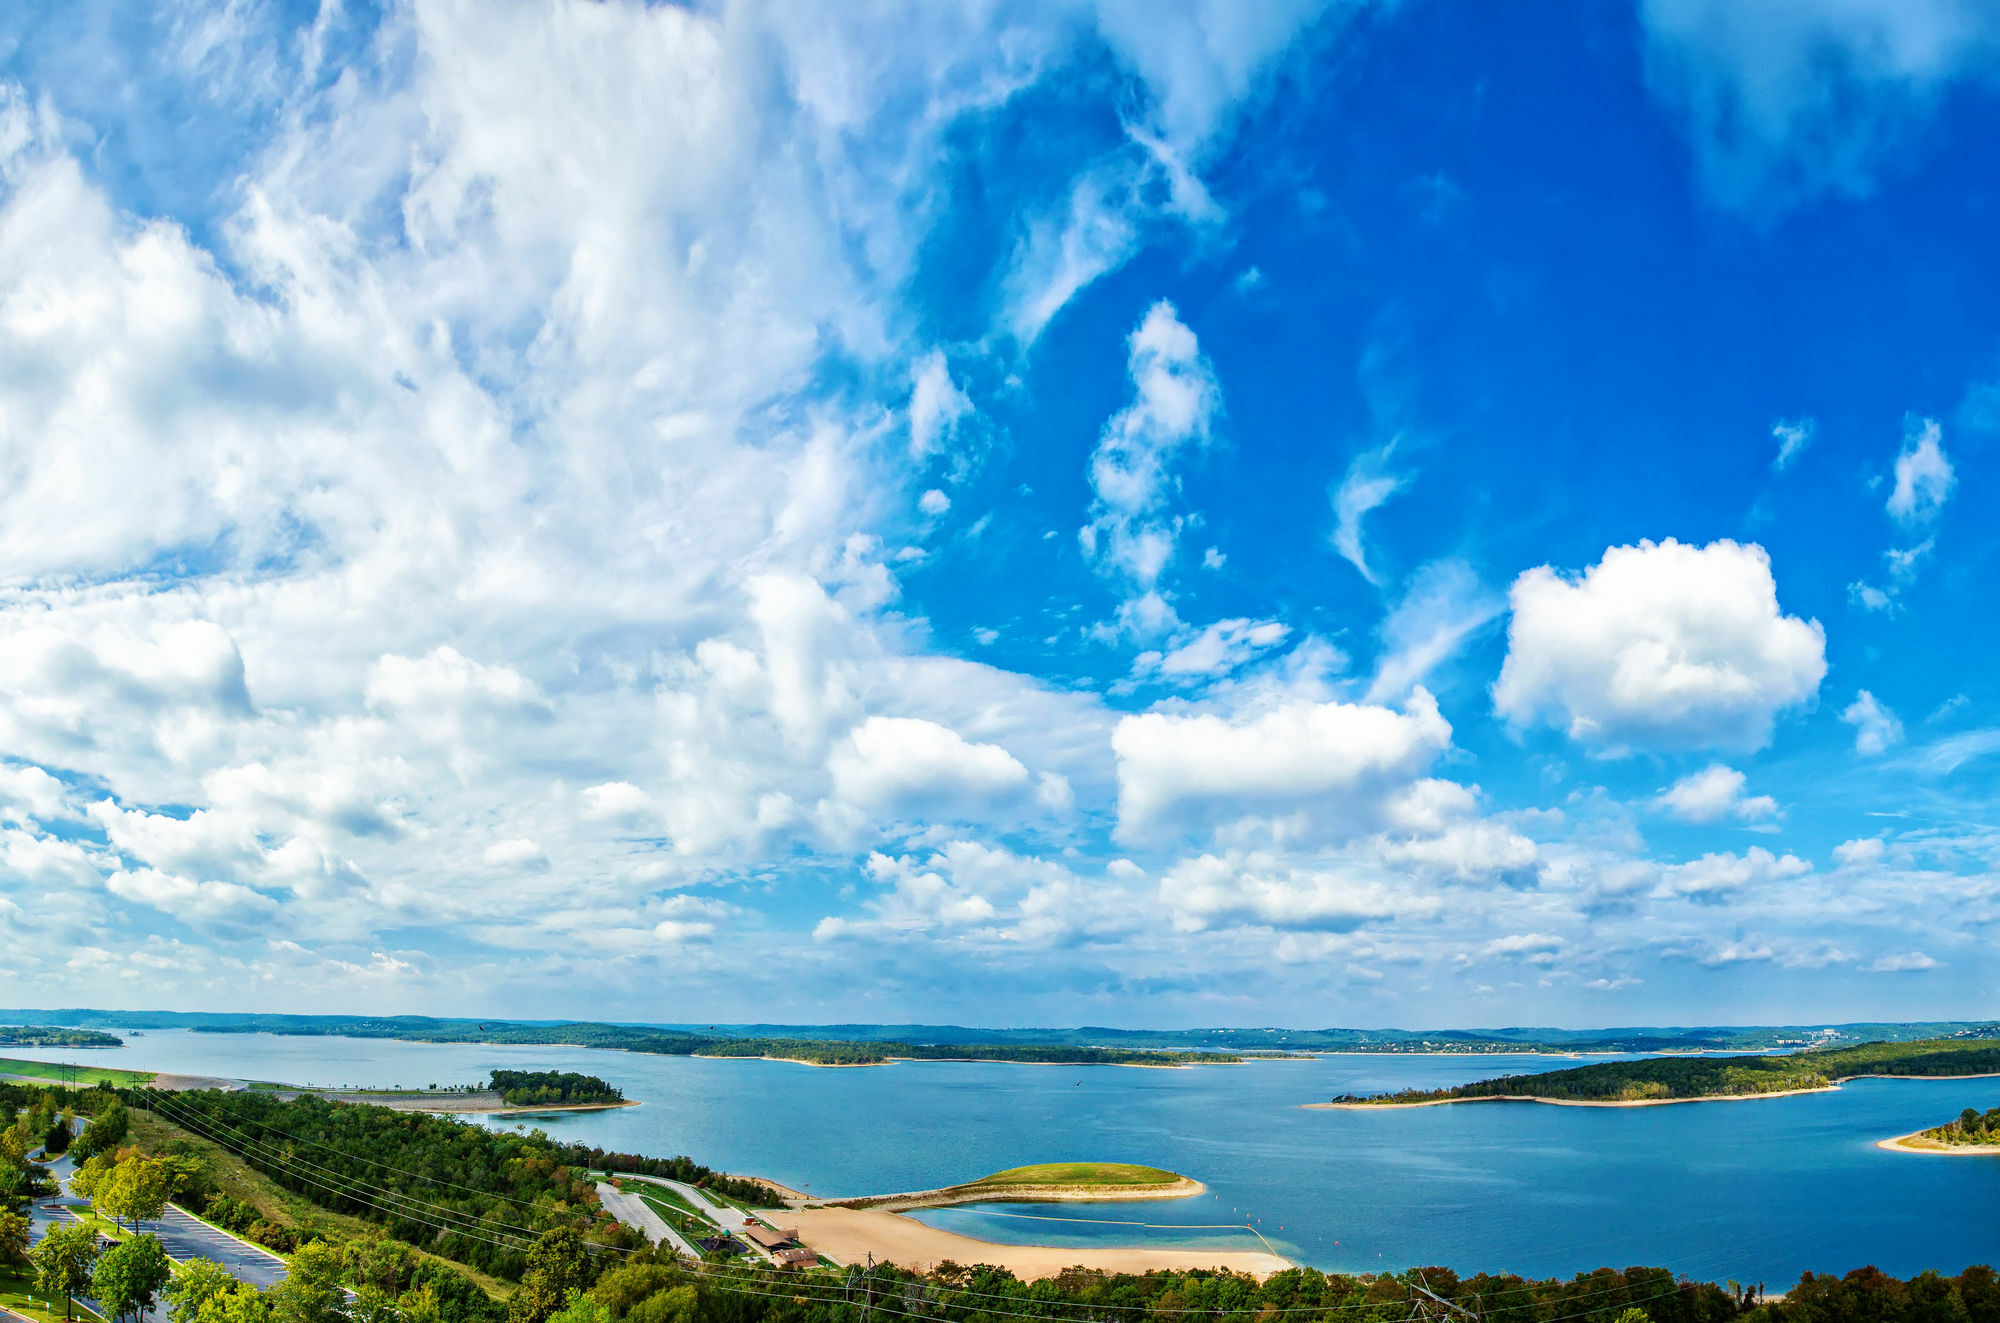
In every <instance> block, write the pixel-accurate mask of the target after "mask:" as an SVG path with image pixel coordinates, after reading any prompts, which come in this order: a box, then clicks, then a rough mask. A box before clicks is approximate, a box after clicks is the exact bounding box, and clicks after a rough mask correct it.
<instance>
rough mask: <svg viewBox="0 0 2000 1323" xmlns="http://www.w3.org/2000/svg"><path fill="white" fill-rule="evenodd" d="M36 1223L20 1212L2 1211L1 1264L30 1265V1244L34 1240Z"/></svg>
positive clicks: (0, 1227) (0, 1226)
mask: <svg viewBox="0 0 2000 1323" xmlns="http://www.w3.org/2000/svg"><path fill="white" fill-rule="evenodd" d="M34 1238H35V1229H34V1224H33V1223H31V1222H29V1221H28V1219H27V1218H25V1217H23V1216H21V1215H20V1214H19V1213H0V1266H4V1267H8V1268H25V1267H27V1266H28V1246H29V1245H30V1244H31V1243H32V1242H33V1241H34Z"/></svg>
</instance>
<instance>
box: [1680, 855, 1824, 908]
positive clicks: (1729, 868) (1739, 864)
mask: <svg viewBox="0 0 2000 1323" xmlns="http://www.w3.org/2000/svg"><path fill="white" fill-rule="evenodd" d="M1811 871H1812V865H1811V864H1809V863H1807V862H1806V861H1805V860H1803V859H1801V858H1799V857H1798V856H1797V855H1794V854H1783V855H1777V854H1773V853H1771V852H1770V851H1769V850H1766V849H1764V848H1763V847H1762V846H1756V845H1753V846H1751V847H1750V848H1749V849H1748V850H1746V851H1744V852H1743V853H1742V854H1740V855H1739V854H1732V853H1729V852H1727V851H1721V852H1717V853H1713V854H1705V855H1703V856H1702V857H1701V858H1699V859H1694V860H1690V861H1689V862H1687V863H1684V864H1675V865H1673V866H1672V867H1670V868H1667V869H1664V870H1662V882H1663V885H1664V887H1665V889H1666V891H1667V892H1668V893H1669V894H1671V895H1677V896H1685V897H1688V898H1689V899H1691V900H1698V901H1722V900H1727V899H1729V898H1730V897H1732V896H1734V895H1736V894H1737V893H1739V892H1742V891H1745V890H1748V889H1750V888H1753V887H1761V886H1769V885H1770V884H1773V883H1777V882H1784V881H1788V880H1790V879H1792V878H1796V877H1801V876H1803V875H1804V874H1806V873H1810V872H1811Z"/></svg>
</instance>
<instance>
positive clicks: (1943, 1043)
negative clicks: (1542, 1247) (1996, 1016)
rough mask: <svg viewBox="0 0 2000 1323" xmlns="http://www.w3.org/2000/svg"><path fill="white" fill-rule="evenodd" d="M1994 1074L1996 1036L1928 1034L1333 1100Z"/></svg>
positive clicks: (1703, 1090)
mask: <svg viewBox="0 0 2000 1323" xmlns="http://www.w3.org/2000/svg"><path fill="white" fill-rule="evenodd" d="M1995 1071H2000V1040H1995V1039H1990V1038H1987V1039H1934V1040H1930V1041H1920V1042H1913V1043H1862V1044H1859V1045H1857V1046H1854V1047H1840V1048H1829V1049H1826V1050H1821V1051H1810V1052H1798V1053H1792V1054H1788V1055H1783V1056H1741V1057H1713V1056H1710V1057H1652V1058H1647V1059H1645V1060H1640V1061H1607V1062H1601V1063H1599V1064H1596V1065H1590V1066H1576V1067H1572V1068H1571V1069H1568V1070H1551V1071H1548V1072H1546V1073H1543V1074H1539V1075H1502V1076H1499V1077H1498V1078H1496V1079H1487V1080H1478V1081H1475V1082H1473V1083H1471V1084H1460V1085H1457V1086H1454V1087H1451V1088H1444V1089H1405V1090H1403V1091H1401V1092H1399V1093H1391V1094H1377V1095H1374V1096H1372V1097H1366V1098H1363V1097H1357V1096H1355V1095H1352V1094H1343V1095H1341V1096H1339V1097H1337V1098H1335V1099H1334V1100H1333V1101H1335V1102H1339V1103H1356V1102H1372V1103H1411V1102H1440V1101H1449V1100H1452V1099H1459V1098H1468V1099H1469V1098H1506V1097H1511V1098H1549V1099H1554V1100H1557V1101H1563V1102H1646V1101H1665V1100H1670V1099H1676V1098H1718V1097H1737V1096H1743V1095H1748V1094H1759V1093H1784V1092H1788V1091H1791V1090H1795V1089H1823V1088H1826V1087H1828V1086H1829V1085H1830V1084H1832V1083H1834V1082H1836V1081H1838V1080H1843V1079H1852V1078H1854V1077H1856V1076H1860V1075H1919V1076H1928V1077H1941V1076H1942V1077H1950V1076H1966V1075H1984V1074H1990V1073H1993V1072H1995Z"/></svg>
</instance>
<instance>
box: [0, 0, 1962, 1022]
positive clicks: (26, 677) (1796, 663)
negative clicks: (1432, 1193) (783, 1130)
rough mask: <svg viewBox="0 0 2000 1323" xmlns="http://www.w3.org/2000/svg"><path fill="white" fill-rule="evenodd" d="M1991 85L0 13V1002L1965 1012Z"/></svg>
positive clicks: (1509, 52)
mask: <svg viewBox="0 0 2000 1323" xmlns="http://www.w3.org/2000/svg"><path fill="white" fill-rule="evenodd" d="M1996 50H2000V21H1996V20H1995V19H1994V18H1993V17H1992V16H1991V15H1990V14H1989V13H1988V12H1986V10H1985V8H1984V7H1982V6H1978V5H1975V4H1971V3H1960V2H1957V0H1897V2H1895V3H1888V2H1887V0H1882V2H1879V3H1878V2H1877V0H1847V2H1846V3H1843V4H1839V5H1824V4H1806V3H1791V2H1789V0H1760V2H1759V3H1752V4H1742V3H1721V2H1720V0H1641V2H1640V3H1636V4H1632V5H1619V4H1582V3H1578V4H1556V5H1545V6H1535V7H1531V8H1522V7H1504V6H1491V5H1476V4H1469V3H1453V2H1451V0H1404V2H1403V3H1398V4H1370V3H1362V2H1361V0H1349V3H1344V4H1341V3H1336V4H1328V5H1320V4H1311V3H1304V2H1301V3H1289V4H1281V3H1277V2H1276V0H1273V3H1269V4H1263V5H1256V6H1242V5H1232V4H1224V3H1216V4H1199V3H1190V4H1185V5H1179V6H1160V5H1153V4H1116V3H1107V4H1103V5H1099V6H1090V5H1085V4H1056V3H1048V4H1030V5H999V4H995V5H962V6H935V5H916V6H895V5H866V6H862V5H857V6H841V7H838V8H835V9H826V8H823V7H815V6H803V5H801V6H772V5H742V6H734V5H693V6H687V7H673V6H651V7H647V6H641V5H637V4H631V3H608V4H584V3H553V4H549V5H536V6H529V5H522V6H498V7H495V6H491V5H485V4H452V3H444V2H442V0H437V2H433V0H422V2H420V3H411V4H392V5H379V6H373V5H338V4H333V3H327V4H323V5H320V6H314V5H310V4H296V5H255V4H231V5H197V4H173V5H164V6H159V5H154V6H136V5H110V4H73V5H59V6H46V7H40V8H39V9H38V8H37V7H33V6H14V7H10V8H9V10H8V11H7V13H6V14H5V15H4V16H0V448H4V460H0V462H4V468H0V478H3V479H4V480H0V577H4V585H0V928H4V929H5V931H6V933H7V936H8V940H9V947H10V950H12V951H13V952H14V953H15V957H16V958H15V959H14V960H13V961H12V962H11V967H10V969H9V970H8V971H7V972H6V973H5V974H4V975H0V978H4V979H5V980H6V981H7V986H6V987H4V988H0V994H4V995H5V996H6V997H7V998H8V999H10V1001H11V1002H12V1004H17V1005H29V1004H44V1005H121V1006H141V1005H144V1006H161V1007H177V1008H188V1009H203V1008H212V1009H241V1008H252V1007H254V1008H269V1009H288V1010H329V1009H347V1010H381V1011H388V1010H397V1011H434V1012H440V1013H454V1012H464V1013H486V1014H513V1015H537V1016H570V1015H577V1016H591V1017H596V1018H626V1019H664V1020H702V1019H769V1020H792V1021H821V1020H882V1021H900V1020H909V1019H918V1020H928V1021H938V1020H951V1021H959V1022H966V1023H981V1024H1075V1023H1102V1024H1123V1025H1186V1024H1242V1023H1284V1024H1295V1025H1378V1024H1400V1025H1411V1026H1414V1025H1437V1024H1461V1025H1462V1024H1486V1025H1491V1024H1502V1023H1508V1024H1518V1023H1553V1024H1567V1025H1614V1024H1641V1023H1750V1022H1800V1021H1820V1020H1833V1019H1859V1018H1918V1017H1926V1018H1927V1017H1978V1016H1983V1015H1987V1014H1990V1007H1991V1005H1992V998H1993V995H1994V993H1995V991H1996V986H1995V984H1996V977H2000V968H1996V962H1995V961H1994V959H1993V958H1992V955H1991V948H1992V940H1991V939H1992V930H1993V924H1994V922H1995V920H1996V917H2000V889H1996V885H1995V882H1994V867H1995V860H1996V856H2000V840H1996V837H1995V836H1994V833H1993V829H1992V827H1991V822H1992V820H1993V814H1994V808H1995V794H1994V775H1995V769H1996V767H2000V763H1996V761H1995V758H1994V755H1995V754H1996V753H2000V721H1996V718H1995V715H1994V711H1993V707H1994V703H1995V701H1996V698H2000V695H1996V692H1995V687H1994V683H1993V679H1992V668H1991V667H1990V666H1988V665H1985V664H1984V658H1985V657H1986V655H1987V653H1988V651H1989V650H1990V648H1991V646H1992V639H1991V635H1992V634H1993V630H1994V625H1993V620H1992V612H1991V609H1990V607H1991V598H1992V589H1991V584H1992V583H1993V582H1994V568H1995V567H1994V558H1995V551H1996V539H1995V536H1994V534H1993V533H1992V531H1991V528H1992V521H1991V519H1990V518H1987V517H1982V515H1981V514H1980V512H1981V511H1982V510H1988V511H1990V510H1991V509H1992V508H1993V506H1992V497H1991V495H1990V492H1991V485H1992V483H1993V481H1994V480H1995V465H1994V462H1993V460H1992V458H1991V456H1992V452H1993V446H1994V442H1995V438H1996V433H2000V304H1996V302H1995V300H1994V299H1993V297H1992V291H1993V290H1994V289H1995V288H1996V279H1997V278H2000V257H1996V256H1995V250H1994V245H1993V244H1992V242H1991V235H1992V231H1993V225H1994V219H1995V214H1996V211H2000V176H1996V173H1995V169H1994V157H1993V152H1992V143H1993V142H1994V141H1995V140H1996V130H1997V129H2000V85H1996V82H1995V80H1994V79H1993V78H1992V77H1991V74H1990V70H1991V69H1992V68H1993V67H1995V66H1994V56H1995V53H1996Z"/></svg>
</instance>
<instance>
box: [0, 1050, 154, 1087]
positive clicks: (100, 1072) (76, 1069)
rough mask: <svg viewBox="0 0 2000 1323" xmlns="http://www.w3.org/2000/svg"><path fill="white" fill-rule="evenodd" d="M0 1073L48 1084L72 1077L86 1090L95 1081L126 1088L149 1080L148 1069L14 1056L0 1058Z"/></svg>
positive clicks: (150, 1081) (60, 1082) (65, 1082)
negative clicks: (32, 1059)
mask: <svg viewBox="0 0 2000 1323" xmlns="http://www.w3.org/2000/svg"><path fill="white" fill-rule="evenodd" d="M0 1075H24V1076H26V1077H28V1078H29V1079H37V1080H48V1081H49V1082H50V1083H51V1084H68V1083H69V1082H70V1081H71V1080H72V1079H74V1080H75V1082H76V1086H77V1087H78V1088H80V1089H88V1088H92V1087H94V1086H96V1085H97V1084H99V1083H109V1084H111V1085H112V1086H113V1087H115V1088H121V1089H129V1088H135V1087H137V1086H138V1085H141V1084H151V1083H152V1082H153V1072H152V1071H150V1070H118V1069H116V1068H115V1067H112V1066H68V1065H64V1064H63V1063H61V1062H59V1061H23V1060H21V1059H20V1058H18V1057H0Z"/></svg>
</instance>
